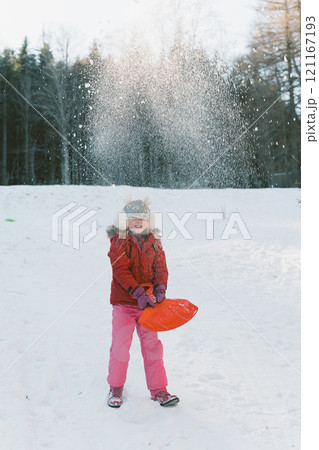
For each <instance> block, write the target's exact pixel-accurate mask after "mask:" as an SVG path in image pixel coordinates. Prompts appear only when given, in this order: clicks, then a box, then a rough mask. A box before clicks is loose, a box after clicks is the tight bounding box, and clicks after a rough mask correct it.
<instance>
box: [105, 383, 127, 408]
mask: <svg viewBox="0 0 319 450" xmlns="http://www.w3.org/2000/svg"><path fill="white" fill-rule="evenodd" d="M122 393H123V388H122V387H118V388H111V389H110V392H109V396H108V400H107V404H108V405H109V406H110V407H111V408H119V407H120V406H121V405H122V403H123V399H122Z"/></svg>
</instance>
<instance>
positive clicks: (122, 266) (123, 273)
mask: <svg viewBox="0 0 319 450" xmlns="http://www.w3.org/2000/svg"><path fill="white" fill-rule="evenodd" d="M108 257H109V258H110V260H111V265H112V269H113V277H114V279H115V280H116V281H117V282H118V283H119V285H120V286H121V287H122V288H123V289H125V291H127V292H128V293H130V294H131V293H132V292H133V291H134V289H136V288H137V287H138V286H139V284H138V283H137V281H136V280H135V278H134V277H133V275H132V272H131V270H130V260H129V258H128V256H127V254H126V251H125V242H124V241H123V240H122V239H119V238H118V236H114V237H113V238H111V247H110V250H109V252H108Z"/></svg>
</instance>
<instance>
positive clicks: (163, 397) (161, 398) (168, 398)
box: [151, 391, 179, 406]
mask: <svg viewBox="0 0 319 450" xmlns="http://www.w3.org/2000/svg"><path fill="white" fill-rule="evenodd" d="M151 399H152V400H154V401H156V402H158V403H159V404H160V405H161V406H174V405H176V404H177V403H178V402H179V398H178V397H177V396H176V395H171V394H169V393H168V392H167V391H160V392H157V393H156V394H154V395H153V396H152V397H151Z"/></svg>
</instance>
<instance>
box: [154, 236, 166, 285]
mask: <svg viewBox="0 0 319 450" xmlns="http://www.w3.org/2000/svg"><path fill="white" fill-rule="evenodd" d="M154 250H155V257H154V265H153V273H154V276H153V284H154V287H156V286H158V285H159V284H165V286H166V287H167V280H168V270H167V265H166V256H165V252H164V250H163V247H162V244H161V241H160V240H159V239H157V240H156V242H155V244H154Z"/></svg>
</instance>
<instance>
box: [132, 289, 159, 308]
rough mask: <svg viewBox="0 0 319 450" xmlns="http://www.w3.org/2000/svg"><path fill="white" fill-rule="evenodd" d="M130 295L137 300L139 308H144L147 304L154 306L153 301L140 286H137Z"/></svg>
mask: <svg viewBox="0 0 319 450" xmlns="http://www.w3.org/2000/svg"><path fill="white" fill-rule="evenodd" d="M132 296H133V297H134V298H135V299H136V300H137V304H138V307H139V308H140V309H145V308H146V306H147V305H148V304H149V305H151V306H155V304H154V302H153V301H152V300H151V299H150V298H149V296H148V295H146V293H145V291H144V288H142V286H138V287H137V288H136V289H135V290H134V291H133V292H132Z"/></svg>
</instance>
